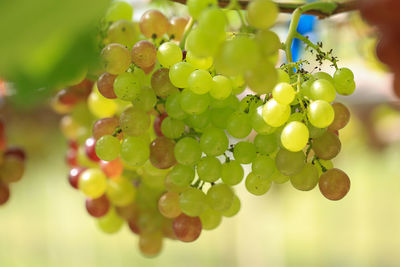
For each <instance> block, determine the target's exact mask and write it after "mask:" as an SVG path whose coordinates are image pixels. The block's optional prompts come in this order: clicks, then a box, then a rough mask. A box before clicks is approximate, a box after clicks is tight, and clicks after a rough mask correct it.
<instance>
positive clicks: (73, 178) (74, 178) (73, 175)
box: [68, 167, 86, 189]
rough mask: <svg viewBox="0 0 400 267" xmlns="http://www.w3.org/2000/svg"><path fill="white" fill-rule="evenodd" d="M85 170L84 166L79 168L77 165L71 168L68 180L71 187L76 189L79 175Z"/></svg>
mask: <svg viewBox="0 0 400 267" xmlns="http://www.w3.org/2000/svg"><path fill="white" fill-rule="evenodd" d="M85 170H86V168H79V167H78V168H72V169H71V170H70V171H69V175H68V182H69V184H70V185H71V186H72V187H73V188H75V189H78V182H79V176H80V175H81V174H82V172H83V171H85Z"/></svg>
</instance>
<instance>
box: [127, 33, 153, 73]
mask: <svg viewBox="0 0 400 267" xmlns="http://www.w3.org/2000/svg"><path fill="white" fill-rule="evenodd" d="M156 59H157V50H156V47H155V46H154V44H153V43H152V42H149V41H147V40H141V41H139V42H137V43H136V44H135V45H134V46H133V47H132V61H133V63H135V64H136V65H137V66H139V67H140V68H148V67H150V66H152V65H154V63H155V62H156Z"/></svg>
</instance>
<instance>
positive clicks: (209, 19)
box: [198, 7, 228, 34]
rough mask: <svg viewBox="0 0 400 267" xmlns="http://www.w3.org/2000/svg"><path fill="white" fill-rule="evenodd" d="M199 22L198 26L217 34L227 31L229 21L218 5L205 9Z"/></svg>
mask: <svg viewBox="0 0 400 267" xmlns="http://www.w3.org/2000/svg"><path fill="white" fill-rule="evenodd" d="M198 22H199V24H198V25H199V26H198V27H200V28H203V29H207V30H208V31H212V32H214V33H215V34H218V33H220V32H225V30H226V26H227V23H228V21H227V18H226V16H225V13H224V11H223V10H222V9H220V8H218V7H209V8H207V9H205V10H204V11H203V12H202V13H201V14H200V17H199V20H198Z"/></svg>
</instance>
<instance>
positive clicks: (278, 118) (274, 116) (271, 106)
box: [262, 99, 290, 127]
mask: <svg viewBox="0 0 400 267" xmlns="http://www.w3.org/2000/svg"><path fill="white" fill-rule="evenodd" d="M262 116H263V118H264V120H265V122H266V123H268V124H269V125H271V126H272V127H279V126H282V125H283V124H284V123H285V122H286V121H287V120H288V119H289V116H290V106H289V105H282V104H279V103H278V102H276V100H275V99H270V100H268V101H267V103H266V104H265V105H264V107H263V111H262Z"/></svg>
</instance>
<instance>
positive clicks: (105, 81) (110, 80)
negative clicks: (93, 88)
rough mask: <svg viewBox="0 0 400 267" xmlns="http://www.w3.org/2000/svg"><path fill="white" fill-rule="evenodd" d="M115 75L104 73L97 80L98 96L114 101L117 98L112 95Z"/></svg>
mask: <svg viewBox="0 0 400 267" xmlns="http://www.w3.org/2000/svg"><path fill="white" fill-rule="evenodd" d="M116 77H117V75H113V74H110V73H108V72H104V73H103V74H102V75H101V76H100V77H99V79H98V80H97V89H99V92H100V94H102V95H103V96H104V97H106V98H110V99H114V98H117V96H116V95H115V93H114V80H115V78H116Z"/></svg>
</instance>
